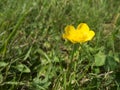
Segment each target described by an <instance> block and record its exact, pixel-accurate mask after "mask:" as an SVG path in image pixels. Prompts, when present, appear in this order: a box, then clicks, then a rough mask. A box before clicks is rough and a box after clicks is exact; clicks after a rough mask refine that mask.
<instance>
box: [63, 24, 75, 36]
mask: <svg viewBox="0 0 120 90" xmlns="http://www.w3.org/2000/svg"><path fill="white" fill-rule="evenodd" d="M74 31H75V28H74V26H72V25H68V26H66V27H65V34H67V35H68V34H70V33H72V32H74Z"/></svg>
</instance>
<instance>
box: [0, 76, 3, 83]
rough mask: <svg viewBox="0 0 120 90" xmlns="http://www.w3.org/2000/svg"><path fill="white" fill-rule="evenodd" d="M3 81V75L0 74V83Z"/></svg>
mask: <svg viewBox="0 0 120 90" xmlns="http://www.w3.org/2000/svg"><path fill="white" fill-rule="evenodd" d="M1 82H3V76H2V74H0V83H1Z"/></svg>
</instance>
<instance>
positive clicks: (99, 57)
mask: <svg viewBox="0 0 120 90" xmlns="http://www.w3.org/2000/svg"><path fill="white" fill-rule="evenodd" d="M105 60H106V55H105V54H104V53H102V52H99V53H97V54H96V55H95V66H103V65H104V64H105Z"/></svg>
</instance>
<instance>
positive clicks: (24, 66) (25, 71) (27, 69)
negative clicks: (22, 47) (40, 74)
mask: <svg viewBox="0 0 120 90" xmlns="http://www.w3.org/2000/svg"><path fill="white" fill-rule="evenodd" d="M16 68H17V69H18V70H19V71H20V72H24V73H29V72H30V69H29V68H28V67H27V66H26V65H24V64H19V65H17V66H16Z"/></svg>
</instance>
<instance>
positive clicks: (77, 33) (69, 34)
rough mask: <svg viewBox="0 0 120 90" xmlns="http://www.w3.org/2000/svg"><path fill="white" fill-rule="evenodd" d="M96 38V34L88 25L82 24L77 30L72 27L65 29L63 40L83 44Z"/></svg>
mask: <svg viewBox="0 0 120 90" xmlns="http://www.w3.org/2000/svg"><path fill="white" fill-rule="evenodd" d="M94 36H95V32H94V31H92V30H90V29H89V27H88V25H87V24H86V23H80V24H79V25H78V26H77V29H75V28H74V26H72V25H68V26H66V27H65V33H63V38H64V39H67V40H69V41H71V42H72V43H83V42H86V41H90V40H91V39H92V38H93V37H94Z"/></svg>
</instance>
